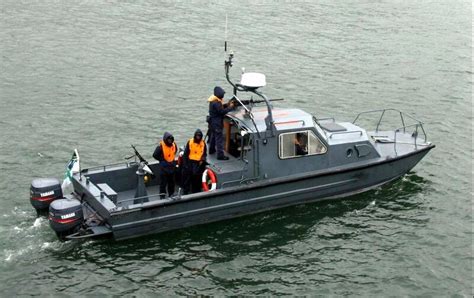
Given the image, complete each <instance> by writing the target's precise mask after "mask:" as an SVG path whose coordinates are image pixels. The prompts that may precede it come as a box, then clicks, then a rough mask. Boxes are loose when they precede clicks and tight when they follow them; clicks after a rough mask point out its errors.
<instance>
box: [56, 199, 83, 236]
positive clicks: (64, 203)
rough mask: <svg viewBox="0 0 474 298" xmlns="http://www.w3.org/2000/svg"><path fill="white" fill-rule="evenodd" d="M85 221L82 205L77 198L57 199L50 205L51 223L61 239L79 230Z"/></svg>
mask: <svg viewBox="0 0 474 298" xmlns="http://www.w3.org/2000/svg"><path fill="white" fill-rule="evenodd" d="M83 221H84V213H83V211H82V205H81V203H80V202H79V201H78V200H76V199H72V198H65V199H59V200H55V201H54V202H52V203H51V205H50V206H49V225H50V226H51V228H52V229H53V230H54V231H55V232H56V234H57V235H58V237H59V238H60V239H64V238H65V237H66V236H67V235H70V234H73V233H75V232H77V231H78V230H79V228H80V227H81V224H82V222H83Z"/></svg>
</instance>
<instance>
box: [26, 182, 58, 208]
mask: <svg viewBox="0 0 474 298" xmlns="http://www.w3.org/2000/svg"><path fill="white" fill-rule="evenodd" d="M62 197H63V191H62V189H61V182H59V180H58V179H56V178H36V179H34V180H33V181H32V182H31V187H30V202H31V205H33V207H34V208H35V209H36V211H37V212H38V213H41V212H46V211H48V208H49V205H50V204H51V202H53V201H54V200H57V199H60V198H62Z"/></svg>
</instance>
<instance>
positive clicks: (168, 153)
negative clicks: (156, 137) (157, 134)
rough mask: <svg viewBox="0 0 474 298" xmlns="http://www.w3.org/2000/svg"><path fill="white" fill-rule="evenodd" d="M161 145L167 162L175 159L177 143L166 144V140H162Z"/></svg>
mask: <svg viewBox="0 0 474 298" xmlns="http://www.w3.org/2000/svg"><path fill="white" fill-rule="evenodd" d="M160 145H161V151H162V152H163V158H164V159H165V160H166V161H167V162H172V161H174V155H175V154H176V144H175V143H173V145H172V146H171V147H170V146H168V145H166V143H165V142H163V141H160Z"/></svg>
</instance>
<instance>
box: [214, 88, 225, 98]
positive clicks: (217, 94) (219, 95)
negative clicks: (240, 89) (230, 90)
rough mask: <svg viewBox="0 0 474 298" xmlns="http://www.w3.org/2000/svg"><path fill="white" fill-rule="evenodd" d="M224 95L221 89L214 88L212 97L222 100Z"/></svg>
mask: <svg viewBox="0 0 474 298" xmlns="http://www.w3.org/2000/svg"><path fill="white" fill-rule="evenodd" d="M224 94H225V91H224V89H222V88H221V87H219V86H216V87H215V88H214V96H216V97H218V98H220V99H223V98H224Z"/></svg>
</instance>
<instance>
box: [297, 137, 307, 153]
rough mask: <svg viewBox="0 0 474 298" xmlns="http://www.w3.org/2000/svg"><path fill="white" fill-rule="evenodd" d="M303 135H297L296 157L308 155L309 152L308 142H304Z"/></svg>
mask: <svg viewBox="0 0 474 298" xmlns="http://www.w3.org/2000/svg"><path fill="white" fill-rule="evenodd" d="M304 136H305V135H304V134H303V133H297V134H296V135H295V155H297V156H298V155H307V154H308V150H307V149H306V144H305V143H306V142H305V140H304Z"/></svg>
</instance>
